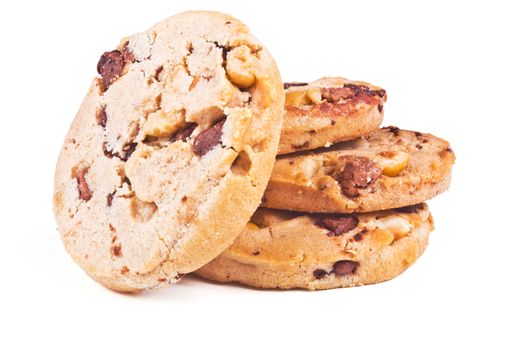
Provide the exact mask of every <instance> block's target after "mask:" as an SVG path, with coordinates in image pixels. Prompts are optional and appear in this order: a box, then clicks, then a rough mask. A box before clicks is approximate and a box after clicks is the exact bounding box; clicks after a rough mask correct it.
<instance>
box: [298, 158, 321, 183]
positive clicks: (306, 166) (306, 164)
mask: <svg viewBox="0 0 524 350" xmlns="http://www.w3.org/2000/svg"><path fill="white" fill-rule="evenodd" d="M321 166H322V160H321V159H316V158H305V159H304V161H303V162H302V172H303V174H304V175H305V176H306V178H308V179H312V178H313V177H314V176H315V174H316V173H317V172H318V171H319V169H320V167H321Z"/></svg>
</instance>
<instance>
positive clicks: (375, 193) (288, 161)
mask: <svg viewBox="0 0 524 350" xmlns="http://www.w3.org/2000/svg"><path fill="white" fill-rule="evenodd" d="M454 161H455V155H454V153H453V151H452V150H451V148H450V145H449V143H448V142H447V141H445V140H443V139H440V138H438V137H435V136H433V135H431V134H424V133H420V132H416V131H407V130H400V129H399V128H397V127H393V126H391V127H386V128H383V129H380V130H378V131H375V132H373V133H371V134H369V135H367V136H365V137H362V138H359V139H356V140H352V141H348V142H344V143H339V144H336V145H334V146H333V147H331V148H323V149H317V150H313V151H307V152H300V153H297V154H289V155H284V156H280V157H278V159H277V161H276V163H275V167H274V169H273V173H272V175H271V179H270V181H269V184H268V187H267V189H266V193H265V194H264V197H263V199H262V206H265V207H269V208H277V209H286V210H298V211H307V212H354V211H357V212H366V211H376V210H383V209H391V208H396V207H402V206H406V205H411V204H416V203H420V202H422V201H425V200H428V199H430V198H432V197H434V196H435V195H437V194H439V193H441V192H443V191H444V190H446V189H447V187H448V186H449V182H450V179H451V167H452V165H453V163H454Z"/></svg>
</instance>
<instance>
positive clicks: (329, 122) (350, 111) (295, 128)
mask: <svg viewBox="0 0 524 350" xmlns="http://www.w3.org/2000/svg"><path fill="white" fill-rule="evenodd" d="M284 88H285V89H286V113H285V116H284V124H283V125H282V135H281V137H280V145H279V146H278V154H285V153H291V152H296V151H303V150H308V149H314V148H318V147H325V146H329V145H331V144H333V143H336V142H340V141H347V140H351V139H354V138H357V137H360V136H363V135H366V134H368V133H370V132H371V131H373V130H375V129H377V128H378V127H379V125H380V123H381V122H382V118H383V116H384V103H385V102H386V98H387V96H386V91H385V90H383V89H381V88H379V87H377V86H373V85H371V84H368V83H364V82H360V81H351V80H347V79H343V78H322V79H319V80H317V81H314V82H312V83H309V84H307V83H285V84H284Z"/></svg>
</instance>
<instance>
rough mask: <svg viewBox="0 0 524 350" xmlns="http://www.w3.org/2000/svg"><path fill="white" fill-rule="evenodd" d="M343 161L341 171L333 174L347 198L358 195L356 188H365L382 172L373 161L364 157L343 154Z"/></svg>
mask: <svg viewBox="0 0 524 350" xmlns="http://www.w3.org/2000/svg"><path fill="white" fill-rule="evenodd" d="M340 159H341V160H342V161H344V162H345V165H344V169H343V170H342V172H340V173H338V174H335V179H336V180H337V181H338V183H339V185H340V187H341V189H342V193H344V195H346V196H347V197H349V198H355V197H358V195H359V193H358V189H359V188H366V187H368V186H369V185H371V184H372V183H373V182H375V180H376V179H378V177H379V176H380V174H382V170H380V168H379V167H378V166H377V165H376V164H375V162H374V161H372V160H370V159H368V158H365V157H355V156H343V157H340Z"/></svg>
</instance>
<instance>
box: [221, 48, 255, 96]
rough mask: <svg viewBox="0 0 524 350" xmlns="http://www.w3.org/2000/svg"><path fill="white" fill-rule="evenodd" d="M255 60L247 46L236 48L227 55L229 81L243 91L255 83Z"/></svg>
mask: <svg viewBox="0 0 524 350" xmlns="http://www.w3.org/2000/svg"><path fill="white" fill-rule="evenodd" d="M253 60H254V58H253V56H252V55H251V50H250V49H249V47H247V46H239V47H235V48H234V49H233V50H231V51H229V52H228V54H227V62H226V72H227V76H228V78H229V80H231V82H232V83H233V84H235V85H236V86H238V87H239V88H241V89H247V88H248V87H250V86H251V85H253V84H254V83H255V80H256V77H255V74H254V62H253Z"/></svg>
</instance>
